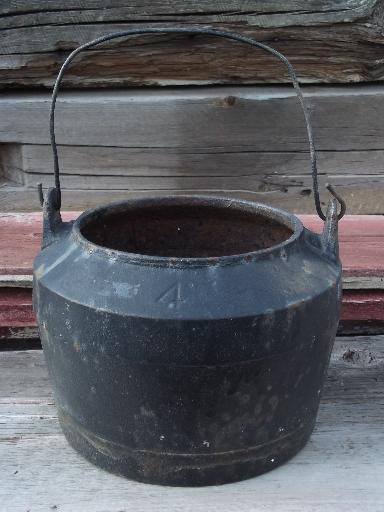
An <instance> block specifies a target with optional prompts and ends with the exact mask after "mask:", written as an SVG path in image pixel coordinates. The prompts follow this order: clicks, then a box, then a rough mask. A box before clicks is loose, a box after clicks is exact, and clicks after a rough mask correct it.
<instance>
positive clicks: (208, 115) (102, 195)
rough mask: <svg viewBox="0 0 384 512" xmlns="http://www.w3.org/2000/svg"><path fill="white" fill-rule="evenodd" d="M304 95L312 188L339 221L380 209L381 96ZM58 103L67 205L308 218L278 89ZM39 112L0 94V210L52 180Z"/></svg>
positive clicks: (292, 127) (286, 94) (43, 103)
mask: <svg viewBox="0 0 384 512" xmlns="http://www.w3.org/2000/svg"><path fill="white" fill-rule="evenodd" d="M305 94H306V97H307V99H308V102H309V104H310V107H311V110H312V117H313V124H314V131H315V138H316V145H317V148H318V151H319V174H320V185H321V188H322V189H324V185H325V183H326V182H327V181H329V182H331V183H332V184H334V185H336V186H337V187H338V189H339V192H340V194H342V195H343V196H344V197H345V199H346V201H347V203H348V211H349V213H384V203H383V200H382V197H383V193H384V190H383V189H384V174H383V157H384V147H383V136H382V132H383V129H382V119H383V118H384V88H383V87H381V86H364V87H362V86H356V87H351V88H346V87H309V88H307V89H306V91H305ZM58 105H59V106H58V112H57V140H58V142H59V144H61V145H60V147H59V156H60V162H61V168H62V174H63V178H62V182H63V189H64V195H65V207H66V208H67V209H84V208H87V207H89V206H95V205H96V204H98V203H100V202H108V201H111V200H119V199H122V198H124V197H125V196H126V195H132V194H133V195H143V194H144V195H145V194H148V193H150V194H156V193H159V192H160V191H163V192H170V193H173V192H175V193H180V192H181V193H188V192H191V193H196V192H202V193H210V194H227V195H228V194H229V195H233V196H237V197H243V198H247V199H255V200H258V201H261V202H269V203H271V204H272V205H274V206H281V207H285V208H287V209H291V210H293V211H294V212H297V213H299V212H300V213H303V212H306V213H310V212H312V211H313V198H312V193H311V178H310V176H309V158H308V143H307V140H306V133H305V129H304V125H303V119H302V113H301V112H300V109H299V107H298V104H297V99H296V98H295V96H294V93H293V91H292V90H291V89H290V88H288V87H278V88H273V87H236V88H233V87H218V88H214V89H208V88H203V89H188V90H186V89H184V90H180V89H172V90H161V91H156V92H154V91H148V90H132V91H108V92H107V93H105V92H100V91H99V92H87V93H64V95H63V96H62V97H61V98H60V100H59V103H58ZM48 110H49V96H48V95H47V94H44V93H34V94H25V93H23V94H21V93H20V94H4V95H3V96H2V97H0V112H1V113H2V114H3V115H2V116H0V142H2V143H3V144H1V145H0V165H1V168H2V174H3V177H2V180H3V181H2V185H0V209H2V210H7V209H9V210H19V211H20V210H34V209H36V208H37V207H38V202H37V195H36V191H35V189H36V184H37V183H38V182H42V183H43V184H44V186H49V185H50V184H51V183H52V181H51V177H50V175H51V172H52V164H51V162H52V157H51V154H50V149H49V147H48V146H47V144H48ZM65 190H68V193H66V192H65ZM90 190H94V191H95V192H92V195H91V194H90V193H89V192H88V191H90ZM323 194H324V196H323V203H324V202H325V201H326V193H324V192H323Z"/></svg>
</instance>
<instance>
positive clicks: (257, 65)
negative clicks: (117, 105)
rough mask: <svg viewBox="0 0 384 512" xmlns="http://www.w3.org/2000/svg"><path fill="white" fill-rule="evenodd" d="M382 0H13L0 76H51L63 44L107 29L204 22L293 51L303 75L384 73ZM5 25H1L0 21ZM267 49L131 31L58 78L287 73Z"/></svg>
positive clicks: (238, 79) (190, 78) (72, 82)
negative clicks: (82, 0) (127, 37)
mask: <svg viewBox="0 0 384 512" xmlns="http://www.w3.org/2000/svg"><path fill="white" fill-rule="evenodd" d="M382 12H383V2H382V0H365V1H361V0H346V1H343V2H340V1H338V0H326V1H323V2H321V3H319V2H316V1H313V0H311V1H308V0H295V1H293V2H282V1H281V0H279V1H277V0H272V1H268V2H266V1H265V0H253V1H252V2H241V1H239V0H231V1H228V2H221V1H219V0H210V1H208V0H199V1H194V2H187V1H186V0H170V1H167V2H162V1H160V0H156V1H150V0H144V1H141V2H136V3H135V4H128V5H127V2H124V1H123V0H114V1H113V2H108V3H107V4H106V3H105V2H103V1H101V0H97V1H96V0H92V2H87V3H86V4H84V5H82V8H81V9H79V7H78V4H77V3H75V2H65V3H64V4H63V3H60V2H56V1H53V2H52V0H39V1H37V0H32V1H27V0H23V1H19V0H10V1H8V2H7V5H4V6H2V13H3V14H5V16H3V17H2V18H0V86H2V87H31V86H51V85H52V83H53V80H54V77H55V75H56V74H57V72H58V69H59V66H60V65H61V64H62V63H63V61H64V59H65V57H66V56H67V55H68V52H69V51H70V50H72V49H73V48H75V47H77V46H79V45H80V44H82V43H84V42H86V41H88V40H90V39H93V38H96V37H99V36H101V35H105V34H107V33H109V32H114V31H120V30H126V29H129V28H134V27H135V28H137V27H143V26H146V25H148V24H149V25H151V26H159V25H162V26H175V25H176V24H178V25H182V26H186V25H187V24H192V25H196V24H199V25H203V26H205V27H206V26H210V27H213V28H218V29H225V30H234V31H240V32H242V33H244V34H246V35H248V36H252V37H255V38H256V39H259V40H261V41H264V42H266V43H270V44H272V46H274V47H276V48H277V49H278V50H280V51H282V52H283V53H285V54H286V55H287V57H289V58H290V59H292V61H293V63H294V64H295V65H296V67H297V69H298V72H299V76H300V79H301V80H302V81H304V82H308V83H313V82H325V83H330V82H331V83H335V82H364V81H367V82H370V81H375V80H382V79H383V77H384V67H383V62H382V52H383V43H384V36H383V33H382V23H383V14H382ZM1 29H2V30H1ZM287 80H288V78H287V76H286V73H285V70H284V68H283V66H282V65H281V63H279V62H276V61H275V60H274V59H273V58H272V57H271V56H270V55H267V54H264V53H263V52H262V51H257V50H254V49H250V48H248V47H245V46H244V45H240V44H235V43H234V42H230V41H222V40H217V38H215V39H214V38H209V37H202V36H199V37H189V36H177V35H172V36H169V35H168V36H153V35H151V36H146V37H133V38H131V39H130V40H126V41H122V42H121V43H114V44H110V45H108V46H107V45H105V46H104V47H100V49H97V50H93V51H88V52H86V53H84V54H82V55H80V56H78V58H77V61H76V63H74V65H73V67H72V68H71V69H70V71H69V73H68V75H67V78H66V81H65V83H66V84H67V85H68V86H71V87H89V86H94V85H103V86H116V85H119V86H121V85H132V84H133V85H146V86H147V85H168V86H169V85H172V84H173V85H175V84H179V85H191V84H199V85H201V84H212V83H214V84H222V83H226V84H228V83H229V84H231V83H232V84H233V83H262V82H285V81H287Z"/></svg>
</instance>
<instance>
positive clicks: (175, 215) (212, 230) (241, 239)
mask: <svg viewBox="0 0 384 512" xmlns="http://www.w3.org/2000/svg"><path fill="white" fill-rule="evenodd" d="M80 230H81V233H82V235H83V236H84V237H85V238H86V239H88V240H89V241H91V242H93V243H95V244H97V245H99V246H102V247H106V248H108V249H115V250H119V251H124V252H128V253H135V254H142V255H148V256H166V257H175V258H206V257H220V256H230V255H236V254H242V253H249V252H253V251H258V250H261V249H267V248H269V247H272V246H274V245H277V244H280V243H281V242H283V241H285V240H287V239H288V238H290V237H291V235H292V233H293V229H292V228H291V227H289V226H288V225H286V223H284V222H283V220H282V221H281V222H280V221H278V220H275V219H272V218H268V216H267V214H266V213H264V215H263V214H262V213H259V212H257V211H247V210H244V209H242V208H239V207H238V206H236V203H235V204H233V205H231V207H230V208H228V207H225V206H221V205H220V206H218V205H205V204H204V205H199V204H192V205H185V204H173V205H169V204H165V205H162V204H159V205H150V206H146V207H137V208H134V209H127V210H125V211H124V209H123V210H122V209H118V210H117V211H116V210H114V209H108V208H107V209H105V210H104V211H103V213H102V214H100V213H99V214H98V215H97V217H95V218H93V217H92V216H91V217H90V218H89V219H87V220H86V222H84V223H82V225H81V228H80Z"/></svg>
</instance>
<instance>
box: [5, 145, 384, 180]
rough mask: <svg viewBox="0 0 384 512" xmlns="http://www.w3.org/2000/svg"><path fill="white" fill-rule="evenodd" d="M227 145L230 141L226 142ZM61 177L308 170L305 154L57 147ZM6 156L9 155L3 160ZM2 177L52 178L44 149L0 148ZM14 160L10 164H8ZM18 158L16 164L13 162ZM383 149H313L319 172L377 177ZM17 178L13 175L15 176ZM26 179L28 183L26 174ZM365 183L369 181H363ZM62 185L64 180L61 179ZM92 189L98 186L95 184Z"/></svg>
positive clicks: (298, 172) (226, 149)
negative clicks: (43, 175)
mask: <svg viewBox="0 0 384 512" xmlns="http://www.w3.org/2000/svg"><path fill="white" fill-rule="evenodd" d="M228 142H230V141H228ZM59 154H60V171H61V173H62V174H63V175H75V176H78V175H80V176H84V175H90V176H95V178H94V179H95V180H97V179H98V180H99V181H100V182H101V183H102V177H104V176H143V177H144V176H149V177H153V178H156V177H157V176H159V177H165V176H174V177H184V176H189V177H191V176H196V177H198V176H203V177H204V176H212V177H215V176H218V177H225V176H237V175H238V176H249V177H251V176H264V175H275V174H282V175H286V176H295V175H306V174H308V172H309V156H308V152H307V151H304V150H303V151H281V152H275V151H273V150H271V151H252V150H251V149H250V150H244V151H242V150H236V149H234V150H232V149H231V146H229V147H222V148H215V147H211V148H210V147H206V148H203V147H202V148H188V147H186V148H129V147H108V146H59ZM8 155H10V156H8ZM1 156H2V159H3V168H4V170H5V171H7V174H6V177H8V178H9V179H10V180H13V181H16V179H13V176H14V174H13V173H14V172H16V173H19V174H20V173H21V174H49V175H52V150H51V147H50V146H49V145H35V144H3V145H2V146H1V147H0V158H1ZM11 156H13V160H11ZM16 159H17V160H16ZM383 161H384V150H357V151H352V150H351V151H337V150H326V151H318V165H319V169H320V170H321V173H324V174H331V175H335V174H338V175H343V174H348V175H377V174H379V175H380V174H382V173H383ZM16 176H17V174H16ZM26 179H31V178H28V177H27V176H26ZM368 179H369V177H368ZM63 181H65V178H64V179H63ZM95 185H96V188H100V186H97V183H96V182H95Z"/></svg>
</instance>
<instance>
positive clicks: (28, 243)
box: [0, 212, 384, 277]
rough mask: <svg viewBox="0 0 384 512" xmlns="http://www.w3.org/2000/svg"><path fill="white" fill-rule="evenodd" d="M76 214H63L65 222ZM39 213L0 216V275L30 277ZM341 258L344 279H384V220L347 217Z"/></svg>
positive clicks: (310, 223)
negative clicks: (383, 277) (25, 275)
mask: <svg viewBox="0 0 384 512" xmlns="http://www.w3.org/2000/svg"><path fill="white" fill-rule="evenodd" d="M78 215H79V212H64V213H63V218H64V220H71V219H74V218H76V217H77V216H78ZM299 217H300V218H301V219H302V221H303V223H304V225H305V226H306V227H308V228H310V229H313V230H314V231H317V232H320V231H321V229H322V226H323V223H322V222H321V220H320V219H319V218H318V217H317V216H315V215H299ZM41 218H42V215H41V213H40V212H39V213H0V274H3V275H16V274H18V275H20V274H31V273H32V263H33V259H34V257H35V255H36V254H37V252H38V251H39V247H40V238H41ZM339 239H340V255H341V260H342V262H343V272H344V276H345V277H363V276H366V277H369V276H372V277H382V276H384V216H382V215H347V216H346V217H344V219H342V220H341V222H340V225H339Z"/></svg>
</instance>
